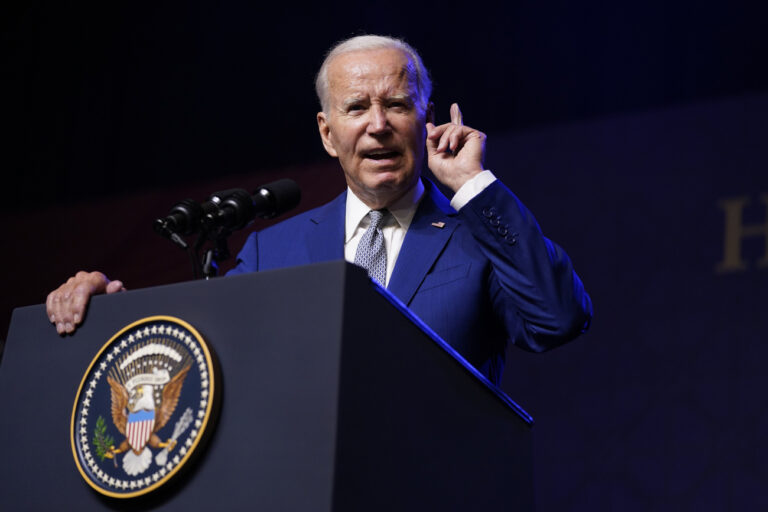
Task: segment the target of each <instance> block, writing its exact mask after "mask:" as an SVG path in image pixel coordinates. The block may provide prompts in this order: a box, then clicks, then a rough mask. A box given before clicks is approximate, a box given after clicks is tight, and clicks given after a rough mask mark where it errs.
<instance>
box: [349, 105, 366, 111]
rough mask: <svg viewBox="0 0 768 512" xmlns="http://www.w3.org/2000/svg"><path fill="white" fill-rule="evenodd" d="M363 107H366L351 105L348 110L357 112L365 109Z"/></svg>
mask: <svg viewBox="0 0 768 512" xmlns="http://www.w3.org/2000/svg"><path fill="white" fill-rule="evenodd" d="M363 108H364V107H363V106H362V105H350V106H349V107H348V109H347V110H349V111H350V112H355V111H359V110H363Z"/></svg>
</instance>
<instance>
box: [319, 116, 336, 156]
mask: <svg viewBox="0 0 768 512" xmlns="http://www.w3.org/2000/svg"><path fill="white" fill-rule="evenodd" d="M317 130H318V131H319V132H320V139H321V140H322V141H323V147H324V148H325V151H326V153H328V154H329V155H331V156H332V157H334V158H336V157H338V156H339V154H338V153H337V152H336V148H334V147H333V141H332V137H331V127H330V125H329V124H328V118H327V117H326V115H325V112H318V113H317Z"/></svg>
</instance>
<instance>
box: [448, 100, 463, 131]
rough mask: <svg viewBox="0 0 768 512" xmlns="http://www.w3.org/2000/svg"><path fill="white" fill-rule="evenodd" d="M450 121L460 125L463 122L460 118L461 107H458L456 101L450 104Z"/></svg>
mask: <svg viewBox="0 0 768 512" xmlns="http://www.w3.org/2000/svg"><path fill="white" fill-rule="evenodd" d="M451 123H453V124H457V125H459V126H461V125H462V124H464V122H463V120H462V118H461V109H460V108H459V104H458V103H453V104H452V105H451Z"/></svg>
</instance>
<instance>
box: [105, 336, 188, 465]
mask: <svg viewBox="0 0 768 512" xmlns="http://www.w3.org/2000/svg"><path fill="white" fill-rule="evenodd" d="M145 348H161V349H162V348H166V347H165V346H163V345H160V346H159V347H152V346H151V345H148V346H146V347H145ZM190 367H191V364H187V365H186V366H185V367H184V368H183V369H182V370H180V371H179V372H178V373H176V375H174V376H173V377H170V375H169V373H168V370H167V369H158V368H157V367H153V368H152V372H151V373H141V374H138V375H135V376H134V377H131V378H130V380H129V381H128V382H127V383H126V384H121V383H120V382H119V381H118V380H117V379H116V378H113V377H111V376H108V377H107V382H108V383H109V386H110V388H111V389H112V393H111V395H112V421H113V423H114V424H115V427H117V430H118V431H119V432H120V433H121V434H122V435H124V436H125V439H124V440H123V442H122V443H120V446H119V447H118V448H114V447H110V448H109V450H108V451H107V452H106V454H105V455H106V457H108V458H113V457H114V456H115V455H117V454H118V453H123V452H125V455H124V456H123V469H124V470H125V472H126V473H128V474H129V475H138V474H139V473H143V472H144V471H145V470H146V469H147V468H148V467H149V465H150V463H151V462H152V452H151V451H150V450H149V449H148V448H147V444H149V446H151V447H152V448H168V451H171V450H173V448H174V447H175V446H176V440H175V439H168V440H167V441H166V442H161V441H160V438H159V437H158V436H157V434H156V432H157V431H159V430H160V429H162V428H163V427H164V426H165V424H166V423H168V420H169V419H170V418H171V416H172V415H173V412H174V410H175V409H176V404H178V402H179V393H180V392H181V387H182V386H183V385H184V377H186V376H187V372H189V369H190ZM156 390H159V391H156ZM155 395H157V396H158V397H160V400H159V401H156V399H155ZM157 402H159V403H157Z"/></svg>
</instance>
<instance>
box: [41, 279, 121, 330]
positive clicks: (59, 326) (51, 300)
mask: <svg viewBox="0 0 768 512" xmlns="http://www.w3.org/2000/svg"><path fill="white" fill-rule="evenodd" d="M121 291H125V288H124V287H123V283H122V281H110V280H109V279H107V276H105V275H104V274H102V273H101V272H83V271H82V270H81V271H80V272H78V273H77V274H75V275H74V276H72V277H70V278H69V279H67V282H66V283H64V284H62V285H61V286H59V287H58V288H56V289H55V290H53V291H52V292H51V293H49V294H48V298H47V299H46V301H45V306H46V311H47V313H48V319H49V320H50V321H51V323H52V324H54V325H55V326H56V331H57V332H58V333H59V334H64V333H72V332H74V331H75V329H76V327H77V325H79V324H80V322H82V321H83V317H84V316H85V310H86V308H87V307H88V301H89V300H90V299H91V296H92V295H97V294H100V293H115V292H121Z"/></svg>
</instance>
